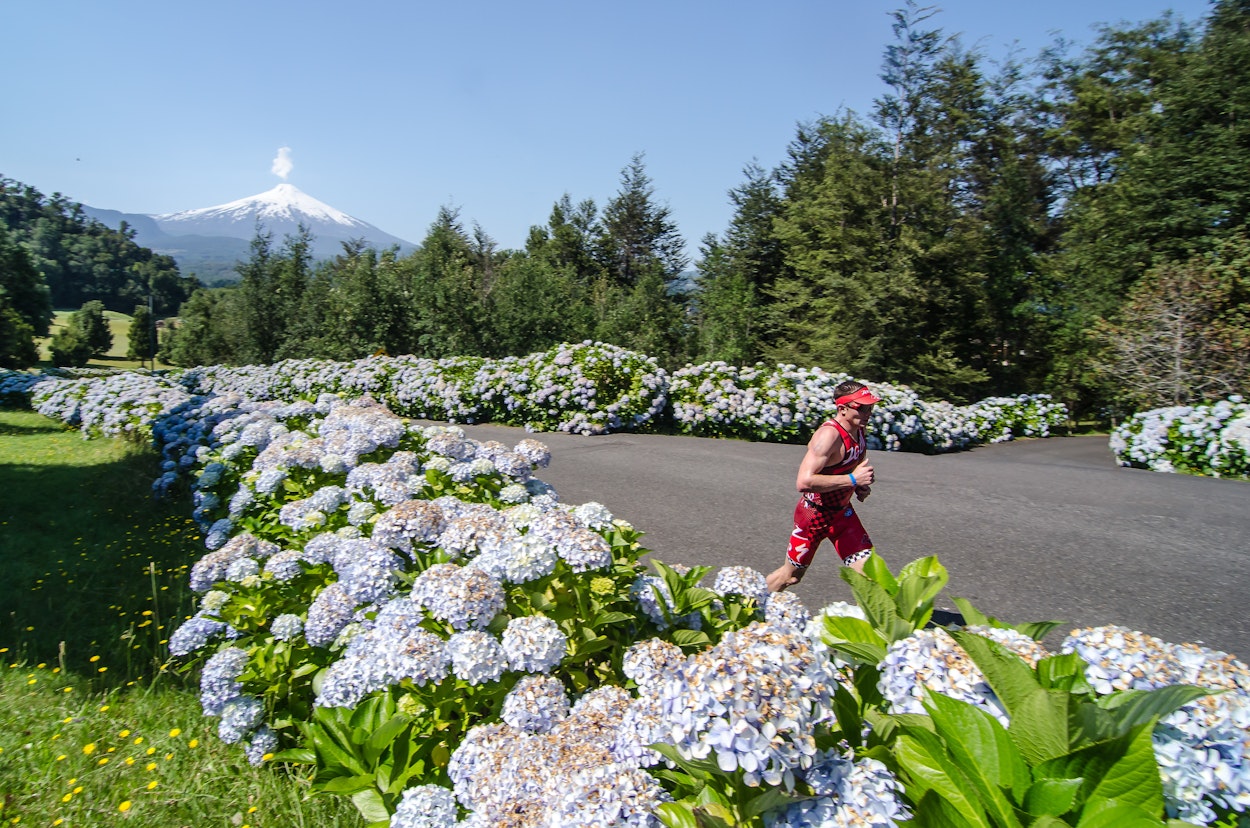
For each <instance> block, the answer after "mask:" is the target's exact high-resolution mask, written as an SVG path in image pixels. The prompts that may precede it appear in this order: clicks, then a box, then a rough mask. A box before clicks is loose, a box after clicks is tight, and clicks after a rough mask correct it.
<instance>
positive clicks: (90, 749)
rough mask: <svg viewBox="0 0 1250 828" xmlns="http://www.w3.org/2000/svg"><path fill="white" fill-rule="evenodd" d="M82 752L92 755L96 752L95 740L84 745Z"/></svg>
mask: <svg viewBox="0 0 1250 828" xmlns="http://www.w3.org/2000/svg"><path fill="white" fill-rule="evenodd" d="M82 752H83V753H85V754H87V755H88V756H90V755H91V754H93V753H95V742H88V743H87V744H85V745H83V746H82Z"/></svg>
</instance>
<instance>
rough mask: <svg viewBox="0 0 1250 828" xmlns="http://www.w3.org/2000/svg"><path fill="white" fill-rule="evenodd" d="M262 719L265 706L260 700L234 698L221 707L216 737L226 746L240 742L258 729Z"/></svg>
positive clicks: (241, 697)
mask: <svg viewBox="0 0 1250 828" xmlns="http://www.w3.org/2000/svg"><path fill="white" fill-rule="evenodd" d="M264 717H265V704H264V702H262V701H261V700H260V699H258V698H255V697H254V696H235V697H234V698H232V699H230V700H229V701H227V702H226V703H225V704H224V705H222V708H221V721H220V722H218V723H217V735H218V736H219V737H220V738H221V740H222V741H223V742H225V743H226V744H228V745H233V744H235V743H236V742H241V741H243V739H245V738H246V737H247V736H248V735H249V734H250V733H251V732H252V731H253V730H255V729H256V728H258V727H260V724H261V722H262V721H264Z"/></svg>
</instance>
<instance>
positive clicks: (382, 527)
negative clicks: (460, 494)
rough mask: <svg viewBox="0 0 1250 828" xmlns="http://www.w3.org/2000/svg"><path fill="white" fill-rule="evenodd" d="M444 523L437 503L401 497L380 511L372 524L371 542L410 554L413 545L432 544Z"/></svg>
mask: <svg viewBox="0 0 1250 828" xmlns="http://www.w3.org/2000/svg"><path fill="white" fill-rule="evenodd" d="M446 526H447V518H446V516H445V515H444V513H443V509H442V507H441V506H439V505H438V504H437V503H435V502H433V501H429V500H405V501H403V502H401V503H397V504H395V506H394V507H392V508H391V509H390V510H389V511H387V512H384V513H383V514H382V515H381V516H380V517H379V518H378V519H377V521H376V522H375V523H374V524H373V534H372V535H370V537H372V538H373V540H374V542H375V543H380V544H382V545H383V546H389V547H390V548H391V549H398V550H399V551H401V552H406V553H408V554H410V555H411V554H412V553H413V549H414V546H413V545H414V544H417V545H420V546H423V547H433V546H436V545H437V544H438V539H439V536H440V535H442V533H443V529H445V528H446Z"/></svg>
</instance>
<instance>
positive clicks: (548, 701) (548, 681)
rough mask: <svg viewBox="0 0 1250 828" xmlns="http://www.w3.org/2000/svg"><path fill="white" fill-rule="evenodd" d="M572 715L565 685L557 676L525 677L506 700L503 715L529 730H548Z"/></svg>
mask: <svg viewBox="0 0 1250 828" xmlns="http://www.w3.org/2000/svg"><path fill="white" fill-rule="evenodd" d="M568 714H569V697H568V693H567V692H566V691H565V689H564V684H562V683H561V681H560V680H559V679H558V678H555V677H554V676H544V675H530V676H522V677H521V680H520V681H518V682H517V683H516V684H515V685H514V686H513V688H512V689H511V690H509V691H508V695H507V696H506V697H505V698H504V701H503V711H502V712H501V713H500V718H501V719H503V721H504V722H506V723H507V724H508V725H509V726H511V727H514V728H516V729H517V730H523V731H526V732H528V733H546V732H547V731H549V730H551V728H552V727H554V726H555V724H556V722H558V721H560V720H562V719H564V718H565V717H567V716H568Z"/></svg>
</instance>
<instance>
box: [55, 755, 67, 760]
mask: <svg viewBox="0 0 1250 828" xmlns="http://www.w3.org/2000/svg"><path fill="white" fill-rule="evenodd" d="M65 759H66V756H65V754H64V753H62V754H61V755H60V756H58V757H56V761H58V762H64V761H65Z"/></svg>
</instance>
